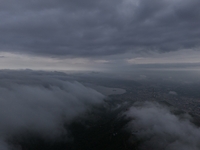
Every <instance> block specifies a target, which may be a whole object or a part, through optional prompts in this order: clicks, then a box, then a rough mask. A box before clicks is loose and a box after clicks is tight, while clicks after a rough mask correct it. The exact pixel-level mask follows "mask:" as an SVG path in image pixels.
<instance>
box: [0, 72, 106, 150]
mask: <svg viewBox="0 0 200 150" xmlns="http://www.w3.org/2000/svg"><path fill="white" fill-rule="evenodd" d="M59 77H60V76H59V74H56V73H55V74H54V73H44V72H32V71H1V75H0V120H1V123H0V149H1V150H7V149H10V148H9V147H10V146H9V145H8V144H7V143H6V141H7V139H9V138H11V137H12V136H15V135H20V134H21V133H25V132H33V133H35V134H38V135H39V136H41V137H44V138H50V139H51V138H55V137H59V136H60V135H62V134H67V132H68V131H67V130H66V128H65V127H64V126H65V125H66V124H69V123H70V122H71V121H72V120H73V119H75V118H76V117H78V116H79V115H81V114H83V113H84V112H86V111H87V109H89V108H90V106H91V105H94V104H100V103H101V102H102V100H103V98H104V96H103V95H102V94H100V93H98V92H97V91H95V90H93V89H91V88H88V87H85V86H83V85H82V84H80V83H78V82H76V81H64V80H61V79H59ZM62 77H64V76H63V75H62ZM66 79H67V77H66ZM66 79H65V80H66Z"/></svg>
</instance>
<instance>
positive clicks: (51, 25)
mask: <svg viewBox="0 0 200 150" xmlns="http://www.w3.org/2000/svg"><path fill="white" fill-rule="evenodd" d="M199 6H200V1H199V0H151V1H149V0H109V1H107V0H101V1H94V0H84V1H82V0H73V1H71V0H42V1H41V0H30V1H26V0H18V1H15V0H1V2H0V20H1V21H0V33H1V34H0V69H27V68H28V69H35V70H120V69H123V68H126V69H131V68H134V66H137V65H139V67H143V66H145V67H144V68H146V67H150V68H154V67H157V66H159V65H160V66H161V67H160V68H163V66H166V65H167V66H171V67H175V68H185V66H189V67H194V68H198V67H199V66H200V59H199V56H200V52H199V47H200V28H199V27H200V9H199ZM177 66H178V67H177Z"/></svg>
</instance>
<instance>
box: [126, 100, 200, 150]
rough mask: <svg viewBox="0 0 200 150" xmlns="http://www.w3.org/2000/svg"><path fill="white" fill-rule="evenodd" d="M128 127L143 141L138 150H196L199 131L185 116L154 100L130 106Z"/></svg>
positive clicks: (198, 141) (198, 147)
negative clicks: (176, 113) (172, 111)
mask: <svg viewBox="0 0 200 150" xmlns="http://www.w3.org/2000/svg"><path fill="white" fill-rule="evenodd" d="M126 115H127V116H128V117H130V118H132V121H131V122H130V123H129V125H128V128H129V129H130V130H131V131H133V134H134V135H135V136H136V137H137V138H138V139H140V140H141V141H143V143H142V144H141V145H140V149H141V150H146V149H151V150H160V149H163V150H199V149H200V144H199V143H200V130H199V128H198V127H196V126H195V125H194V124H192V123H191V122H190V119H191V118H190V116H189V115H183V116H182V117H178V116H176V115H174V114H173V113H171V112H170V110H169V109H168V108H166V107H163V106H161V105H159V104H157V103H144V104H142V105H138V106H134V107H131V108H130V110H129V111H128V112H127V113H126Z"/></svg>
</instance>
